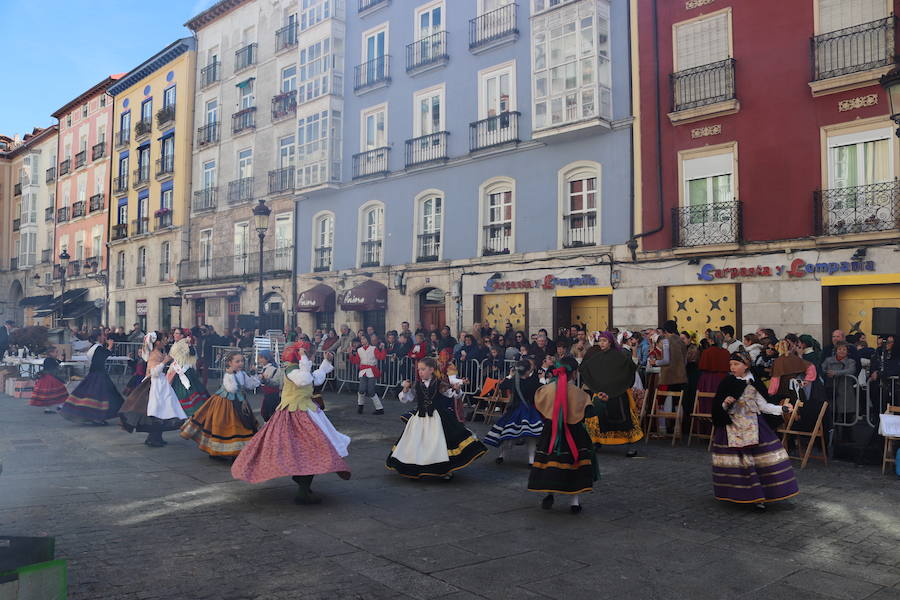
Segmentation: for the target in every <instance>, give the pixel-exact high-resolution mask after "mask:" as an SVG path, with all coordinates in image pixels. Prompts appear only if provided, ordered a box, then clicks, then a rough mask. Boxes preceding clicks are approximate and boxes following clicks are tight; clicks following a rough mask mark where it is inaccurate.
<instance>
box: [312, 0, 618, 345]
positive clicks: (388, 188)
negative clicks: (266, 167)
mask: <svg viewBox="0 0 900 600" xmlns="http://www.w3.org/2000/svg"><path fill="white" fill-rule="evenodd" d="M313 4H328V2H320V3H316V2H315V1H313ZM330 8H331V11H330V12H328V14H329V15H330V16H328V17H327V18H326V17H323V18H320V19H319V20H318V21H317V22H316V24H315V25H312V26H309V25H308V24H307V23H306V22H304V20H303V17H302V16H301V25H300V27H301V34H300V38H301V41H300V47H301V59H300V64H301V68H300V76H299V77H298V86H299V89H300V96H299V106H298V120H299V138H298V144H297V148H298V152H297V160H298V166H297V171H298V177H297V181H298V188H299V191H298V194H299V197H298V201H297V208H296V232H295V233H296V238H295V239H296V244H297V264H296V270H297V273H296V275H297V277H298V280H299V289H300V290H301V291H302V290H306V292H305V293H302V294H301V295H300V299H299V302H298V307H297V309H298V310H299V311H300V314H301V317H300V319H299V324H300V325H301V326H304V327H312V326H314V325H318V326H330V325H334V324H337V325H340V324H343V323H347V324H349V325H350V326H351V327H357V326H361V325H367V324H372V325H374V326H375V327H376V329H377V330H379V331H384V329H385V328H387V329H391V328H398V327H399V325H400V322H401V321H408V322H410V323H411V324H413V325H415V324H416V323H421V324H422V326H423V327H424V328H426V329H432V328H436V327H439V326H442V325H444V324H447V325H449V326H450V327H451V329H452V330H454V332H456V331H458V330H460V329H466V328H467V327H468V326H470V325H471V324H472V322H473V321H489V322H490V323H491V324H494V325H498V326H501V328H502V327H503V326H504V325H505V324H506V323H509V324H511V325H512V326H513V327H515V328H523V329H524V328H526V327H527V328H530V329H536V328H538V327H546V328H548V329H550V328H551V327H557V326H559V325H562V324H566V323H567V322H569V321H579V319H580V321H579V322H581V323H583V324H586V325H588V326H591V327H595V328H600V327H601V326H602V325H604V324H608V322H609V318H610V316H611V315H610V312H609V306H610V304H611V303H610V302H609V294H611V289H609V287H608V282H609V278H610V276H611V273H610V270H609V267H608V266H604V260H603V256H604V255H605V254H606V253H608V252H609V251H610V248H611V246H613V245H615V244H622V243H624V242H625V241H626V240H627V239H628V237H629V232H630V228H631V206H632V201H631V197H632V187H631V181H632V175H631V170H632V166H631V158H632V126H631V117H632V109H631V101H630V100H631V85H630V78H631V74H630V54H629V3H628V2H627V0H568V1H567V0H519V2H518V3H514V2H507V1H505V0H467V1H464V2H463V1H458V0H393V1H391V0H353V2H352V4H350V5H347V6H341V3H340V2H337V3H335V2H334V0H332V2H331V7H330ZM322 14H323V13H318V15H317V16H322ZM323 36H327V37H328V39H329V41H328V42H327V44H321V43H320V41H319V40H320V39H324V38H323ZM304 40H308V42H307V41H304ZM307 44H310V45H312V44H316V45H318V46H319V47H320V48H322V49H323V50H324V49H325V48H326V47H327V49H328V50H329V51H331V52H332V58H331V61H330V64H329V66H330V67H331V68H332V73H331V78H330V79H329V80H328V81H327V84H326V83H325V82H324V80H323V83H322V85H321V87H319V88H318V89H320V90H324V89H326V85H327V86H329V89H330V90H331V93H330V94H324V93H323V94H321V95H318V96H315V97H314V99H313V100H311V101H310V102H307V103H304V93H305V92H304V85H305V83H309V81H308V79H310V77H309V76H307V77H306V79H305V75H309V73H307V72H304V70H303V66H302V65H303V64H304V62H308V60H307V58H305V55H304V47H307ZM326 54H327V52H326ZM326 70H327V69H326ZM323 73H324V71H317V72H316V77H319V78H320V79H321V78H323V77H324V75H323ZM315 90H316V88H315V87H314V88H313V94H314V95H315V93H316V91H315ZM304 104H308V105H309V106H305V105H304ZM326 122H327V124H326ZM326 133H327V139H326V137H325V136H326ZM529 282H530V284H529ZM539 282H540V283H539ZM545 282H566V284H560V285H557V283H551V284H545ZM573 282H578V283H577V284H576V283H573ZM604 282H606V285H604ZM568 283H571V284H572V285H567V284H568ZM360 286H361V287H360ZM311 288H312V289H311ZM604 297H605V298H604ZM604 307H605V308H604ZM579 312H583V313H584V315H590V316H588V317H585V316H584V315H582V314H576V313H579Z"/></svg>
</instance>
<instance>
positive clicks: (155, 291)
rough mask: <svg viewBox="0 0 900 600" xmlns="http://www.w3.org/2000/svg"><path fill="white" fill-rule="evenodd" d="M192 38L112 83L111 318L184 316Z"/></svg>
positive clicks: (164, 324) (161, 321) (163, 326)
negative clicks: (181, 276) (180, 281)
mask: <svg viewBox="0 0 900 600" xmlns="http://www.w3.org/2000/svg"><path fill="white" fill-rule="evenodd" d="M196 62H197V58H196V43H195V41H194V39H193V38H190V37H188V38H184V39H180V40H177V41H176V42H174V43H172V44H170V45H169V46H167V47H166V48H164V49H163V50H161V51H160V52H159V53H157V54H156V55H154V56H152V57H151V58H149V59H148V60H146V61H145V62H144V63H142V64H141V65H139V66H138V67H136V68H135V69H133V70H132V71H131V72H129V73H127V74H126V75H125V76H124V77H122V78H121V79H120V80H119V81H118V82H116V84H115V85H113V86H112V87H110V94H111V95H112V96H113V97H114V113H113V123H114V133H113V142H112V143H113V155H112V158H113V165H112V175H113V177H112V185H111V190H110V199H111V202H110V218H109V240H110V242H109V278H110V281H109V301H110V307H109V308H110V325H113V326H117V325H123V326H125V327H126V329H130V326H131V324H133V323H141V326H142V327H143V329H144V331H149V330H155V329H159V330H168V329H170V328H172V327H175V326H178V325H179V323H180V322H181V308H180V305H181V299H180V296H179V294H177V293H176V291H177V288H176V285H175V281H176V279H177V276H178V273H177V269H178V264H179V262H180V260H181V258H182V257H183V256H187V254H188V249H187V241H188V216H189V211H190V190H191V146H192V136H193V127H194V71H195V67H196Z"/></svg>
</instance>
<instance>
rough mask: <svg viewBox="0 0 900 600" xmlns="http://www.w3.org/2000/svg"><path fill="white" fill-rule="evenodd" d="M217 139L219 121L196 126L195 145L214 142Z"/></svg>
mask: <svg viewBox="0 0 900 600" xmlns="http://www.w3.org/2000/svg"><path fill="white" fill-rule="evenodd" d="M218 141H219V122H218V121H216V122H215V123H207V124H206V125H204V126H203V127H198V128H197V145H198V146H205V145H206V144H215V143H216V142H218Z"/></svg>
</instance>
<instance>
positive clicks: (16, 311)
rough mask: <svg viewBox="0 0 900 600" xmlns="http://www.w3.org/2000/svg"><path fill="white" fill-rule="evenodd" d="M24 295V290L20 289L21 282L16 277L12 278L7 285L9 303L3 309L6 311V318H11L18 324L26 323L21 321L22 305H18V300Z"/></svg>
mask: <svg viewBox="0 0 900 600" xmlns="http://www.w3.org/2000/svg"><path fill="white" fill-rule="evenodd" d="M24 296H25V292H24V291H23V290H22V283H21V282H20V281H19V280H18V279H14V280H13V282H12V284H11V285H10V286H9V304H8V305H7V307H6V310H5V311H4V312H5V313H6V318H4V319H3V320H4V321H5V320H6V319H12V320H13V321H15V322H16V325H18V326H20V327H21V326H24V325H28V323H24V322H23V321H22V307H21V306H20V304H19V303H20V302H21V301H22V298H23V297H24Z"/></svg>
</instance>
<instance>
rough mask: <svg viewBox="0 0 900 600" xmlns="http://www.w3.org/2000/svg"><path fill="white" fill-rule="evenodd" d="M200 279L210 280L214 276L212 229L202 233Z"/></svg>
mask: <svg viewBox="0 0 900 600" xmlns="http://www.w3.org/2000/svg"><path fill="white" fill-rule="evenodd" d="M199 266H200V279H209V278H210V277H211V275H212V229H204V230H202V231H201V232H200V265H199Z"/></svg>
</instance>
